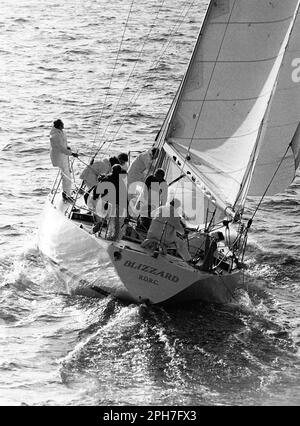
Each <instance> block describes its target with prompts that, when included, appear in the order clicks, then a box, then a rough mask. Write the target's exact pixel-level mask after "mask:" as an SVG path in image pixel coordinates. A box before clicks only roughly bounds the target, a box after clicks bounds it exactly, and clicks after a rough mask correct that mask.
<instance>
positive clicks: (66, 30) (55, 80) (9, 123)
mask: <svg viewBox="0 0 300 426" xmlns="http://www.w3.org/2000/svg"><path fill="white" fill-rule="evenodd" d="M0 3H1V16H0V27H1V31H0V41H1V43H0V60H1V78H0V85H1V90H0V107H1V110H0V117H1V121H0V153H1V155H0V170H1V171H0V181H1V186H0V207H1V208H0V404H1V405H6V404H13V405H21V404H28V405H78V404H81V405H95V404H96V405H125V404H129V405H144V404H146V405H153V404H157V405H191V404H192V405H231V404H237V405H280V404H284V405H292V404H296V405H298V404H299V403H300V371H299V370H300V360H299V345H300V320H299V314H300V306H299V302H300V287H299V285H300V254H299V253H300V216H299V211H300V177H299V176H298V178H297V179H296V181H295V182H294V184H293V185H292V186H291V187H290V188H289V189H288V190H287V191H286V192H285V193H284V194H281V195H279V196H276V197H272V198H268V199H266V200H265V201H264V203H263V204H262V207H261V210H260V211H259V212H258V214H257V216H256V219H255V221H254V224H253V227H252V230H251V235H250V248H249V251H248V253H247V257H246V263H247V265H248V271H247V274H246V276H245V290H244V291H243V292H240V293H238V294H236V296H235V300H234V303H233V304H232V305H230V306H213V305H205V304H201V303H194V304H191V305H187V306H182V307H176V308H168V309H166V308H161V307H144V306H136V305H126V304H124V303H122V302H121V301H118V300H114V299H113V298H111V297H107V298H104V299H102V300H97V299H91V298H85V297H82V296H70V295H68V294H66V293H65V291H64V287H63V285H62V283H61V282H60V280H59V278H57V277H55V276H54V275H53V274H52V273H51V271H48V270H47V269H45V266H44V263H43V261H42V259H41V256H40V254H39V252H38V250H37V245H36V237H37V229H38V222H39V217H40V214H41V211H42V208H43V205H44V203H45V200H46V196H47V193H48V192H49V190H50V188H51V186H52V183H53V180H54V178H55V175H56V171H55V170H54V169H53V168H52V166H51V163H50V158H49V131H50V128H51V125H52V121H53V120H54V119H56V118H61V119H63V121H64V122H65V127H66V133H67V136H68V139H69V143H70V145H71V147H72V149H73V150H78V152H79V153H81V154H82V155H81V159H82V160H83V161H85V162H86V161H88V158H89V155H91V154H92V153H94V152H95V151H96V150H97V149H98V148H99V147H100V146H101V144H102V143H103V141H107V143H106V144H105V146H104V150H107V152H109V153H117V152H120V151H127V150H128V149H130V150H131V151H142V150H144V149H145V148H147V147H148V146H150V145H151V144H152V143H153V140H154V139H155V136H156V134H157V132H158V130H159V129H160V126H161V124H162V122H163V119H164V117H165V114H166V113H167V111H168V108H169V106H170V103H171V101H172V98H173V96H174V94H175V92H176V89H177V87H178V85H179V83H180V79H181V78H182V75H183V73H184V71H185V69H186V66H187V62H188V59H189V57H190V54H191V51H192V48H193V44H194V42H195V40H196V37H197V34H198V31H199V26H200V24H201V22H202V19H203V16H204V13H205V10H206V7H207V1H203V2H199V1H192V0H190V1H184V0H147V1H145V0H138V1H137V0H136V1H134V0H114V1H105V0H90V1H80V0H72V1H70V0H67V1H60V0H56V1H53V0H51V1H50V0H39V1H37V0H15V1H14V2H11V1H9V0H1V2H0ZM130 8H131V13H130V14H129V13H128V12H129V10H130ZM125 28H126V29H125ZM111 141H113V142H112V143H111ZM83 167H84V165H83V163H82V162H80V161H79V160H77V161H76V162H75V174H76V175H78V174H79V173H80V171H81V170H82V168H83ZM258 201H259V200H257V199H254V198H252V199H251V200H249V206H250V207H251V208H254V207H255V206H256V205H257V203H258ZM101 272H102V273H103V275H104V274H105V273H106V271H101ZM110 274H113V272H110ZM109 279H112V280H113V279H114V276H113V275H112V276H111V275H110V277H109Z"/></svg>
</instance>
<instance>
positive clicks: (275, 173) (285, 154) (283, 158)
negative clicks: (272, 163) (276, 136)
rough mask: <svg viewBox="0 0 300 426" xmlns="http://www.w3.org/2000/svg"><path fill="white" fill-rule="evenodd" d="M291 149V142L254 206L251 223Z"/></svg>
mask: <svg viewBox="0 0 300 426" xmlns="http://www.w3.org/2000/svg"><path fill="white" fill-rule="evenodd" d="M291 147H292V142H291V143H290V144H289V145H288V147H287V149H286V151H285V153H284V155H283V157H282V159H281V161H280V163H279V164H278V166H277V168H276V170H275V172H274V174H273V176H272V178H271V180H270V182H269V184H268V186H267V187H266V190H265V192H264V193H263V195H262V197H261V199H260V201H259V203H258V205H257V206H256V209H255V211H254V213H253V215H252V218H251V219H250V220H251V221H253V219H254V217H255V216H256V213H257V212H258V210H259V208H260V206H261V204H262V202H263V200H264V198H265V197H266V195H267V192H268V190H269V188H270V186H271V185H272V183H273V180H274V179H275V176H276V175H277V173H278V170H279V169H280V167H281V165H282V163H283V161H284V160H285V158H286V156H287V153H288V152H289V149H290V148H291Z"/></svg>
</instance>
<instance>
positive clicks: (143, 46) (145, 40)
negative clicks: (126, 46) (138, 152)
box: [95, 0, 166, 156]
mask: <svg viewBox="0 0 300 426" xmlns="http://www.w3.org/2000/svg"><path fill="white" fill-rule="evenodd" d="M165 1H166V0H162V3H161V5H160V6H159V9H158V10H157V12H156V15H155V17H154V19H153V21H152V24H151V25H150V30H149V32H148V35H147V36H146V37H145V39H144V42H143V44H142V47H141V49H140V52H139V55H138V57H137V58H135V63H134V65H133V67H132V69H131V72H130V74H129V76H128V78H127V80H126V83H125V86H124V87H123V90H122V92H121V94H120V96H119V99H118V102H117V104H116V106H115V109H114V111H113V113H112V114H111V116H110V119H109V122H108V124H107V126H106V129H105V131H104V133H103V134H102V137H101V140H100V143H99V145H100V144H101V146H99V148H98V149H97V151H96V153H95V156H97V154H98V153H99V152H100V151H101V149H102V147H103V146H104V145H105V143H106V141H104V142H102V141H103V139H104V138H105V135H106V133H107V130H108V128H109V126H110V124H111V121H112V118H113V116H114V115H115V113H116V111H117V108H118V106H119V104H120V101H121V99H122V96H123V94H124V92H125V90H126V89H127V87H128V83H129V81H130V79H131V77H132V75H133V73H134V71H135V69H136V66H137V64H138V61H139V59H140V58H141V56H142V53H143V51H144V48H145V45H146V42H147V41H148V39H149V38H150V35H151V33H152V30H153V28H154V24H155V22H156V20H157V19H158V15H159V13H160V12H161V10H162V8H163V6H164V3H165Z"/></svg>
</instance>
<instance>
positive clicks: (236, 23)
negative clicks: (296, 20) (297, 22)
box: [209, 15, 294, 25]
mask: <svg viewBox="0 0 300 426" xmlns="http://www.w3.org/2000/svg"><path fill="white" fill-rule="evenodd" d="M293 17H294V15H290V16H288V17H287V18H282V19H275V20H274V21H230V23H229V25H265V24H277V23H280V22H286V21H289V20H290V19H292V18H293ZM219 24H220V25H226V24H227V22H222V21H215V22H214V21H212V22H210V23H209V25H219Z"/></svg>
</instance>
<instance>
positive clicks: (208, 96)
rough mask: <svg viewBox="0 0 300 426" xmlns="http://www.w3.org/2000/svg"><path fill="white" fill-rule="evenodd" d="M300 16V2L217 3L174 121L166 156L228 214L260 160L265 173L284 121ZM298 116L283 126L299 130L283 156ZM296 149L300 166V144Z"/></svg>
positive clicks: (243, 193)
mask: <svg viewBox="0 0 300 426" xmlns="http://www.w3.org/2000/svg"><path fill="white" fill-rule="evenodd" d="M298 9H299V1H298V0H286V1H284V2H283V1H282V0H272V1H270V0H252V1H249V0H214V1H211V2H210V6H209V9H208V11H207V14H206V18H205V21H204V23H203V26H202V30H201V33H200V35H199V38H198V40H197V43H196V46H195V50H194V53H193V56H192V59H191V61H190V64H189V68H188V71H187V74H186V76H185V79H184V81H183V83H182V86H181V90H180V93H179V95H178V101H177V104H176V106H175V108H174V110H173V113H172V116H171V118H170V124H169V129H168V132H167V134H166V144H165V150H166V152H167V153H168V154H169V156H171V158H173V159H174V160H175V161H176V162H177V163H178V162H179V163H180V167H181V169H182V171H183V172H184V173H186V174H188V175H190V176H191V177H194V179H195V180H196V182H197V184H198V185H199V186H200V187H202V189H203V190H204V191H206V193H209V194H210V195H211V197H212V198H213V199H214V200H215V201H216V204H217V206H218V207H219V208H221V209H222V210H223V211H225V210H226V209H227V208H228V207H230V208H234V207H235V204H236V203H237V201H238V200H241V198H242V199H244V198H245V196H246V193H247V190H248V189H249V185H250V180H251V177H252V175H253V173H254V165H255V163H256V161H257V158H258V157H259V161H258V165H260V166H262V165H263V161H264V160H263V159H261V158H263V157H261V156H259V150H260V149H261V150H262V151H261V152H262V153H263V152H266V150H265V148H264V147H265V144H264V140H265V139H266V140H271V137H272V134H273V135H274V131H276V130H275V129H274V128H273V127H272V126H273V123H274V121H275V120H276V118H273V117H272V114H273V113H274V112H276V115H277V116H278V114H280V111H281V108H282V107H281V108H280V107H279V104H280V102H281V99H282V93H283V92H284V90H285V89H286V87H287V85H286V83H285V81H286V78H287V76H286V74H287V73H288V69H287V68H288V67H287V65H286V64H288V60H289V58H290V55H291V53H292V52H293V51H296V52H297V48H298V47H297V46H295V45H294V43H296V38H294V37H296V34H297V32H298V31H299V30H298V25H299V23H298V19H299V17H298V16H297V14H298ZM296 24H297V25H296ZM290 39H291V40H290ZM294 40H295V41H294ZM291 86H292V85H291ZM298 86H299V85H298ZM288 87H289V86H288ZM291 90H293V89H292V88H291ZM297 90H298V91H299V87H297ZM298 98H299V96H298V94H297V95H295V97H294V99H295V100H296V99H297V102H298V103H299V99H298ZM299 110H300V109H299V107H298V108H297V110H296V112H295V113H294V114H293V117H292V119H291V121H287V120H286V121H283V122H284V123H286V122H287V123H288V125H289V124H293V126H294V127H292V126H288V127H289V131H287V129H286V125H285V126H284V127H283V128H282V135H284V142H283V143H284V144H285V145H284V146H285V149H282V148H281V149H280V152H284V151H285V150H286V148H287V146H288V145H289V143H290V142H291V140H292V138H293V137H294V136H295V137H296V130H297V126H298V124H299V115H298V121H297V119H296V117H295V115H296V114H297V113H298V114H299ZM286 116H287V114H286ZM277 120H278V118H277ZM266 123H268V124H267V125H266ZM290 127H291V128H290ZM271 129H272V130H271ZM284 130H286V133H284ZM270 132H271V133H270ZM298 133H299V132H298ZM298 139H299V138H298ZM295 147H296V148H295V149H294V151H295V152H296V157H298V160H299V155H298V154H299V153H298V154H297V152H298V151H299V141H298V142H296V141H295ZM267 149H270V148H267ZM264 150H265V151H264ZM277 155H278V153H277ZM294 163H295V161H294ZM296 165H297V163H296ZM294 166H295V164H293V167H294ZM270 169H272V170H275V169H276V167H274V165H273V166H272V167H270ZM255 176H257V173H256V172H255ZM264 180H265V181H266V178H264ZM266 185H267V184H266ZM266 185H265V186H266ZM262 189H263V188H261V189H260V190H259V191H262ZM242 202H243V200H242Z"/></svg>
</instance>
